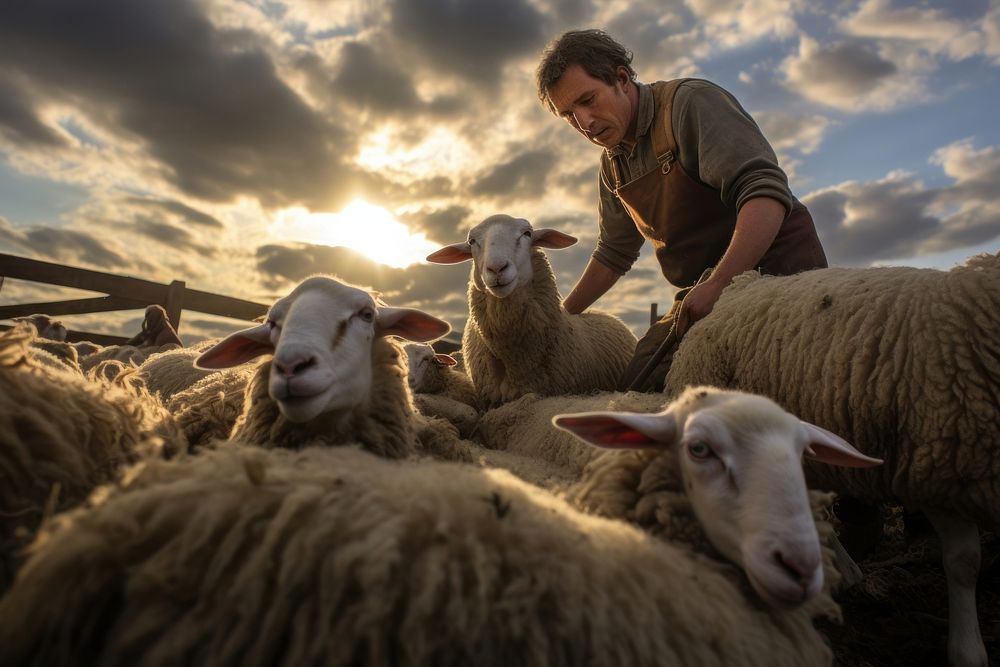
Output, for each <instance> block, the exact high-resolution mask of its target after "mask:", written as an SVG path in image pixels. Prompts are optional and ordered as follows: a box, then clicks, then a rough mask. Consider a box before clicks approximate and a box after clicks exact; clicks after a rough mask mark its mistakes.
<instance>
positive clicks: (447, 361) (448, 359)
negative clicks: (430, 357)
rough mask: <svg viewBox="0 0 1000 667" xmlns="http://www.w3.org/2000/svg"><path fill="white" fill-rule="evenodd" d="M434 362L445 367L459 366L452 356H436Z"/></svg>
mask: <svg viewBox="0 0 1000 667" xmlns="http://www.w3.org/2000/svg"><path fill="white" fill-rule="evenodd" d="M434 361H436V362H438V363H439V364H444V365H445V366H455V365H457V364H458V362H457V361H455V357H453V356H451V355H450V354H435V355H434Z"/></svg>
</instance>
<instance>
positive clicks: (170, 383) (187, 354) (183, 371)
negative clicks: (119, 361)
mask: <svg viewBox="0 0 1000 667" xmlns="http://www.w3.org/2000/svg"><path fill="white" fill-rule="evenodd" d="M213 342H214V341H204V342H203V343H201V344H199V345H195V346H192V347H182V348H177V349H173V350H167V351H165V352H157V353H156V354H151V355H149V357H147V358H146V360H145V361H143V362H142V364H141V365H140V366H139V368H138V369H137V370H136V371H135V373H136V375H137V376H138V377H141V378H142V380H143V381H144V382H145V383H146V387H147V388H148V389H149V393H151V394H153V395H154V396H157V397H159V399H160V400H161V401H163V402H164V403H166V402H167V401H169V400H170V399H171V398H172V397H173V396H174V395H175V394H178V393H180V392H182V391H184V390H185V389H188V388H189V387H191V386H193V385H194V384H195V383H196V382H198V381H199V380H201V379H202V378H204V377H206V376H208V375H211V374H212V373H216V372H218V371H210V370H205V369H202V368H195V366H194V361H195V359H197V358H198V355H200V354H201V353H202V351H204V350H205V349H207V348H208V347H209V346H210V345H211V343H213Z"/></svg>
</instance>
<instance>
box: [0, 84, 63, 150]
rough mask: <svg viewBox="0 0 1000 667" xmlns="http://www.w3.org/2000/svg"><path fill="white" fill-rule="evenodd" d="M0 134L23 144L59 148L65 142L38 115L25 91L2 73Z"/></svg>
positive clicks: (13, 141)
mask: <svg viewBox="0 0 1000 667" xmlns="http://www.w3.org/2000/svg"><path fill="white" fill-rule="evenodd" d="M0 136H2V137H4V138H5V139H7V140H8V141H10V142H11V143H14V144H17V145H19V146H23V147H30V146H43V147H46V148H59V147H62V146H66V145H68V142H67V141H66V139H65V137H63V136H61V135H60V134H59V133H57V132H55V131H54V130H53V129H52V128H50V127H49V126H48V125H45V124H44V123H42V122H41V121H40V120H39V119H38V117H37V116H36V115H35V111H34V107H33V106H32V102H31V99H30V96H29V95H28V94H27V92H25V90H24V89H23V88H22V87H21V86H18V85H16V84H15V83H14V82H13V81H12V80H11V79H9V78H8V77H4V76H3V75H2V74H0Z"/></svg>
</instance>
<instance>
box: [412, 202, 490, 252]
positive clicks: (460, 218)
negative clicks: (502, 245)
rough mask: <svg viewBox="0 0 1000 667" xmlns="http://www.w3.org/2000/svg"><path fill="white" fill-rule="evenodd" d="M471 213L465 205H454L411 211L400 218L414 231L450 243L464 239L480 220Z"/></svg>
mask: <svg viewBox="0 0 1000 667" xmlns="http://www.w3.org/2000/svg"><path fill="white" fill-rule="evenodd" d="M470 213H471V211H470V210H469V209H468V208H466V207H465V206H459V205H453V206H448V207H446V208H440V209H424V210H421V211H417V212H415V213H409V214H406V215H402V216H400V218H399V220H400V222H402V223H404V224H406V226H407V227H409V228H410V230H411V231H413V232H423V233H424V234H425V235H426V236H427V238H429V239H434V240H436V241H439V242H441V243H445V244H448V243H455V242H457V241H461V240H462V239H464V238H465V235H466V232H467V231H468V229H469V228H470V227H471V226H472V225H473V224H475V223H476V222H478V221H473V220H471V219H470V218H469V214H470Z"/></svg>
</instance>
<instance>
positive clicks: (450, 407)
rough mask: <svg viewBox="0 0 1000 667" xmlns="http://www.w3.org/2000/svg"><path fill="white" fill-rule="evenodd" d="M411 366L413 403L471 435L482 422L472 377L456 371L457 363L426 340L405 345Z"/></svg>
mask: <svg viewBox="0 0 1000 667" xmlns="http://www.w3.org/2000/svg"><path fill="white" fill-rule="evenodd" d="M403 350H404V351H405V352H406V359H407V363H408V367H409V373H408V375H407V381H408V382H409V385H410V389H411V390H412V392H413V403H414V404H415V405H416V406H417V409H418V410H419V411H420V413H421V414H423V415H428V416H431V417H440V418H442V419H446V420H448V421H449V422H451V423H452V424H454V425H455V427H456V428H457V429H458V432H459V433H460V434H461V435H462V437H465V438H468V437H470V436H471V435H472V434H473V432H474V431H475V430H476V426H477V425H478V424H479V410H478V399H477V397H476V389H475V387H473V386H472V380H470V379H469V376H468V375H466V374H465V372H464V371H458V370H455V366H456V364H457V362H456V361H455V358H454V357H452V356H451V355H448V354H441V353H438V352H435V351H434V348H433V347H431V346H430V345H428V344H426V343H406V344H405V345H404V346H403Z"/></svg>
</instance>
